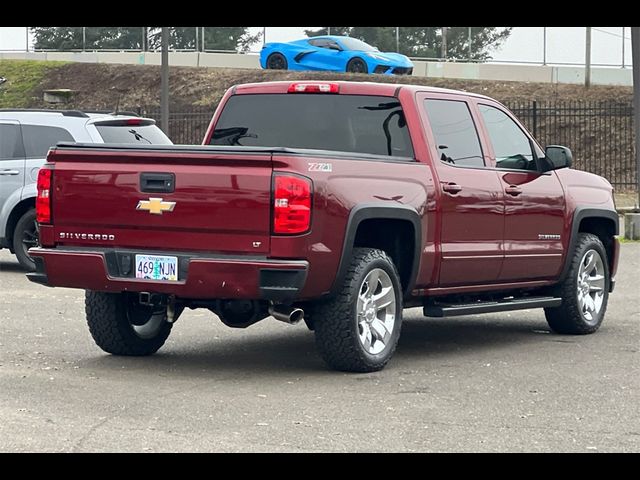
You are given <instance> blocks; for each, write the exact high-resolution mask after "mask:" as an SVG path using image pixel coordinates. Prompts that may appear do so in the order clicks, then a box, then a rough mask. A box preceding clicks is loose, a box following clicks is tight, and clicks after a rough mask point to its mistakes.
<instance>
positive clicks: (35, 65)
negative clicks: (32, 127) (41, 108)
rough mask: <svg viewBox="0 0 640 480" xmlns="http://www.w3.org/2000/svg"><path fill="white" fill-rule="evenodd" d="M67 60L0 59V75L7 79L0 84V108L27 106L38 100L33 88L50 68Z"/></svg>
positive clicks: (59, 65)
mask: <svg viewBox="0 0 640 480" xmlns="http://www.w3.org/2000/svg"><path fill="white" fill-rule="evenodd" d="M66 63H67V62H42V61H36V60H0V77H4V78H6V79H7V81H6V82H5V83H3V84H1V85H0V108H28V107H30V106H32V105H34V104H37V103H39V102H40V100H41V99H39V98H37V97H34V90H35V89H36V87H38V86H39V85H40V83H41V82H42V80H43V79H44V78H45V76H46V75H47V73H48V72H49V71H50V70H53V69H56V68H59V67H61V66H62V65H65V64H66Z"/></svg>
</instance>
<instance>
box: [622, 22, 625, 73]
mask: <svg viewBox="0 0 640 480" xmlns="http://www.w3.org/2000/svg"><path fill="white" fill-rule="evenodd" d="M624 40H625V38H624V27H622V68H624Z"/></svg>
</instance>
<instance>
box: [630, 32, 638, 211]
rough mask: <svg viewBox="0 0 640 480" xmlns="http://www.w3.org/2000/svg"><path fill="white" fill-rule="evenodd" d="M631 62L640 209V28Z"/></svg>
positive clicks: (635, 35)
mask: <svg viewBox="0 0 640 480" xmlns="http://www.w3.org/2000/svg"><path fill="white" fill-rule="evenodd" d="M631 61H632V62H633V125H634V130H635V134H636V193H637V194H638V199H637V201H638V204H637V206H638V207H639V208H640V27H631Z"/></svg>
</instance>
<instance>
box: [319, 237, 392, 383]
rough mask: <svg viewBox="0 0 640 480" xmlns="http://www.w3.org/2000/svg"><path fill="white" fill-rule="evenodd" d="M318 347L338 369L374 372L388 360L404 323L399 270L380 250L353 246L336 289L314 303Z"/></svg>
mask: <svg viewBox="0 0 640 480" xmlns="http://www.w3.org/2000/svg"><path fill="white" fill-rule="evenodd" d="M313 320H314V321H313V324H314V325H313V326H314V330H315V335H316V346H317V347H318V350H319V352H320V355H321V356H322V358H323V359H324V360H325V361H326V362H327V363H328V364H329V365H330V366H331V367H333V368H335V369H336V370H343V371H347V372H373V371H377V370H381V369H382V368H384V366H385V365H386V364H387V362H388V361H389V360H390V359H391V356H392V355H393V353H394V351H395V349H396V345H397V343H398V338H399V337H400V329H401V325H402V293H401V288H400V280H399V276H398V272H397V270H396V267H395V265H394V264H393V262H392V260H391V259H390V258H389V257H388V256H387V254H386V253H385V252H384V251H382V250H376V249H372V248H356V249H354V255H353V259H352V260H351V265H350V268H349V270H348V272H347V275H346V277H345V280H344V283H343V285H342V288H341V290H340V292H339V293H338V294H337V295H336V296H335V297H334V298H332V299H331V300H329V301H327V302H323V303H319V304H317V305H315V306H314V308H313Z"/></svg>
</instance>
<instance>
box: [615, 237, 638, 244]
mask: <svg viewBox="0 0 640 480" xmlns="http://www.w3.org/2000/svg"><path fill="white" fill-rule="evenodd" d="M618 240H620V243H640V240H630V239H628V238H625V237H618Z"/></svg>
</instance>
